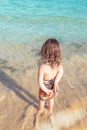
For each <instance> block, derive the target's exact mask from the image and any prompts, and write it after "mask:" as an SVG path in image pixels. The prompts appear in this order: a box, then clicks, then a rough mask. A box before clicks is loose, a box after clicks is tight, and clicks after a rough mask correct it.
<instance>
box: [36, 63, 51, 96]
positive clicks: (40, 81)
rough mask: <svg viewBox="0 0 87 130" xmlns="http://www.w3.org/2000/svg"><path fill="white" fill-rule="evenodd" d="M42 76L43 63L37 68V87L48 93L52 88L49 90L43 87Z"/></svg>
mask: <svg viewBox="0 0 87 130" xmlns="http://www.w3.org/2000/svg"><path fill="white" fill-rule="evenodd" d="M43 77H44V65H42V66H40V67H39V69H38V84H39V87H40V88H41V89H42V90H43V91H44V92H46V93H47V95H49V94H50V93H51V92H52V91H53V90H49V89H47V88H46V87H45V85H44V83H43Z"/></svg>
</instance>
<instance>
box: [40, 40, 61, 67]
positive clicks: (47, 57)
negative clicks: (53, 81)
mask: <svg viewBox="0 0 87 130" xmlns="http://www.w3.org/2000/svg"><path fill="white" fill-rule="evenodd" d="M41 56H42V59H43V61H44V62H48V63H49V64H50V65H51V66H52V67H53V65H57V66H59V65H60V63H61V51H60V45H59V42H58V41H57V40H56V39H48V40H47V41H46V42H45V43H44V44H43V46H42V48H41Z"/></svg>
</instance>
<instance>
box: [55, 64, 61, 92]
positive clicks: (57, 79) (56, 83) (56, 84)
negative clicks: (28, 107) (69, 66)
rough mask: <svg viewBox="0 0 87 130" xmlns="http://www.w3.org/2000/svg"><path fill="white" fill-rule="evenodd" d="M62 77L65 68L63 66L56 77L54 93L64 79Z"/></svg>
mask: <svg viewBox="0 0 87 130" xmlns="http://www.w3.org/2000/svg"><path fill="white" fill-rule="evenodd" d="M62 76H63V67H62V65H61V66H60V68H59V71H58V72H57V74H56V77H55V81H54V91H56V88H57V86H58V83H59V81H60V79H61V78H62Z"/></svg>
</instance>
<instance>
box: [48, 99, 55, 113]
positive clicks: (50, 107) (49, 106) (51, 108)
mask: <svg viewBox="0 0 87 130" xmlns="http://www.w3.org/2000/svg"><path fill="white" fill-rule="evenodd" d="M53 105H54V99H50V100H48V110H49V114H52V110H53Z"/></svg>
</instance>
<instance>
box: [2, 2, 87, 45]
mask: <svg viewBox="0 0 87 130" xmlns="http://www.w3.org/2000/svg"><path fill="white" fill-rule="evenodd" d="M49 37H55V38H57V39H59V40H60V41H61V42H62V43H65V44H66V43H67V44H72V43H73V42H75V43H81V44H83V43H87V0H84V1H82V0H78V1H77V0H66V1H65V0H62V1H61V0H58V1H57V0H55V1H53V0H51V1H50V0H42V1H40V0H37V1H36V0H32V1H31V0H28V1H27V0H22V1H21V0H1V1H0V44H1V43H8V44H9V43H13V44H18V43H24V44H26V43H28V44H33V45H35V44H42V43H43V42H44V40H46V39H47V38H49Z"/></svg>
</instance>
